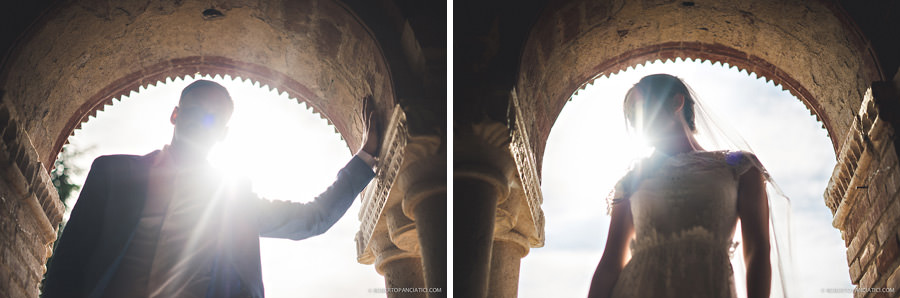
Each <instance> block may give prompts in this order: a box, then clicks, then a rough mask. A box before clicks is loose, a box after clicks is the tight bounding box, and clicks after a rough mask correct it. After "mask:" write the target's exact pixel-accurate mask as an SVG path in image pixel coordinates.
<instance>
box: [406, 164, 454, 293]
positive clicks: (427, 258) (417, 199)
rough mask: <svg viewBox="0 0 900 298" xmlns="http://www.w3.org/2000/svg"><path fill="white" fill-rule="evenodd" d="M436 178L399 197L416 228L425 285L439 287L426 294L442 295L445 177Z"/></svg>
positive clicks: (443, 282)
mask: <svg viewBox="0 0 900 298" xmlns="http://www.w3.org/2000/svg"><path fill="white" fill-rule="evenodd" d="M445 160H446V159H445ZM445 163H446V162H445ZM444 169H446V168H444ZM444 173H446V171H444ZM442 176H444V177H446V175H442ZM436 180H439V179H435V180H433V181H430V182H424V183H421V184H418V185H417V186H413V187H412V188H411V189H410V190H409V191H408V192H407V196H406V198H405V199H404V200H403V207H404V211H405V212H408V213H411V215H412V217H413V218H415V223H416V228H417V229H418V230H419V231H420V232H419V245H420V246H421V253H422V259H423V262H424V265H425V285H426V286H427V287H428V288H432V289H440V290H439V291H435V292H429V293H428V297H446V296H447V294H446V291H447V187H446V178H444V179H443V181H436Z"/></svg>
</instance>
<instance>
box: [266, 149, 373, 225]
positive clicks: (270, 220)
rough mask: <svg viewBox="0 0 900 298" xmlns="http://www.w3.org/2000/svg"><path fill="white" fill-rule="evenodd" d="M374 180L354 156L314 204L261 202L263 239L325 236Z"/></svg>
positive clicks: (369, 168) (369, 171)
mask: <svg viewBox="0 0 900 298" xmlns="http://www.w3.org/2000/svg"><path fill="white" fill-rule="evenodd" d="M374 176H375V173H374V172H373V171H372V168H371V167H370V166H369V165H368V164H367V163H366V162H364V161H363V159H362V158H360V157H359V156H354V157H353V159H351V160H350V162H348V163H347V165H346V166H344V168H342V169H341V170H340V171H339V172H338V175H337V179H336V180H335V181H334V183H332V184H331V186H329V187H328V189H327V190H325V192H323V193H322V194H320V195H319V196H317V197H316V198H315V200H313V201H312V202H309V203H295V202H287V201H268V200H259V201H258V202H259V203H258V204H259V205H258V208H259V209H258V211H259V213H258V216H259V235H260V236H263V237H275V238H287V239H293V240H300V239H305V238H309V237H312V236H315V235H319V234H322V233H325V231H327V230H328V229H329V228H331V226H332V225H334V223H336V222H337V221H338V220H339V219H341V217H342V216H343V215H344V213H346V212H347V209H349V208H350V205H352V204H353V200H354V198H356V196H357V195H359V193H360V192H361V191H362V190H363V189H364V188H365V187H366V185H368V184H369V181H371V180H372V177H374Z"/></svg>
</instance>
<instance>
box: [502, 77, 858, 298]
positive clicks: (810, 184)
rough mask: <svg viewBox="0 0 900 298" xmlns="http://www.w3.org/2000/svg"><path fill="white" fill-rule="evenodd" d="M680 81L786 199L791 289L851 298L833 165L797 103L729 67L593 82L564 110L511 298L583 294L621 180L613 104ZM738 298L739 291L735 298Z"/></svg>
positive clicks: (825, 142) (620, 122)
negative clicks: (536, 243) (647, 87)
mask: <svg viewBox="0 0 900 298" xmlns="http://www.w3.org/2000/svg"><path fill="white" fill-rule="evenodd" d="M654 73H669V74H673V75H676V76H678V77H680V78H682V79H684V80H685V81H686V82H687V83H688V85H690V86H691V87H692V88H693V89H694V92H696V93H697V95H698V96H699V97H700V98H701V99H702V100H703V102H704V103H705V104H706V106H707V108H709V109H711V110H713V113H715V114H716V115H717V116H718V118H719V119H722V120H726V121H729V122H730V125H731V126H732V127H734V128H735V129H736V130H738V131H739V132H740V133H741V134H742V135H743V136H744V138H745V139H746V140H747V142H748V143H749V144H750V145H751V146H752V147H753V149H754V151H755V153H756V154H757V156H758V157H759V159H760V161H761V162H762V163H763V165H764V166H765V167H766V168H767V169H768V170H769V172H770V174H771V175H772V176H773V177H774V178H775V180H776V181H777V182H778V184H779V186H780V187H781V188H782V190H783V191H784V192H785V194H786V195H787V196H788V197H789V198H791V200H792V210H793V213H792V215H791V216H792V217H791V218H792V220H793V223H792V226H791V227H792V232H791V236H792V237H793V238H792V240H793V241H792V242H793V247H794V262H795V266H794V268H795V272H796V273H797V274H796V275H797V276H798V277H799V278H800V281H799V284H798V287H797V288H798V289H799V290H800V291H799V292H801V293H802V294H803V296H804V297H850V296H852V295H851V294H850V293H844V294H830V293H823V289H852V288H853V285H852V284H851V283H850V277H849V274H848V268H847V261H846V248H845V247H844V243H843V240H841V236H840V232H839V231H838V230H837V229H835V228H834V227H832V226H831V221H832V216H831V212H830V211H829V210H828V208H827V207H826V206H825V203H824V199H823V196H822V194H823V193H824V191H825V186H826V185H827V183H828V180H829V179H830V177H831V173H832V170H833V169H834V166H835V157H834V151H833V149H832V148H833V147H832V144H831V142H830V140H829V139H828V137H827V135H826V132H825V130H824V129H823V128H821V123H819V122H817V121H816V120H815V117H814V116H811V115H810V114H809V111H808V110H807V108H806V107H805V106H804V105H803V103H802V102H800V101H799V100H798V99H797V98H795V97H794V96H792V95H791V94H790V93H788V92H787V91H782V90H781V87H780V86H779V87H775V86H774V85H773V84H772V83H766V82H765V80H764V79H757V78H756V76H755V75H754V76H748V74H747V73H746V72H739V71H738V70H737V68H730V69H729V68H724V67H721V66H719V65H718V64H717V65H715V66H713V65H711V64H710V63H709V62H705V63H700V62H695V61H686V62H675V63H671V62H670V63H665V64H664V63H661V62H659V61H657V62H655V63H652V64H648V65H647V66H638V67H636V68H634V69H632V68H629V69H628V70H627V71H624V72H621V73H619V74H616V75H612V76H610V78H600V79H598V80H596V81H595V83H594V84H593V85H591V86H588V87H587V88H586V89H585V90H582V91H581V92H579V95H576V96H574V97H573V99H572V101H571V102H569V103H567V104H566V106H565V108H564V109H563V111H562V113H561V114H560V116H559V118H558V119H557V121H556V124H554V126H553V129H552V131H551V134H550V137H549V139H548V141H547V148H546V152H545V154H544V162H543V181H542V189H543V195H544V203H543V205H542V208H543V210H544V213H545V216H546V243H545V246H544V247H543V248H537V249H532V250H531V252H530V253H529V255H527V256H526V257H525V258H523V260H522V265H521V273H520V278H519V297H525V298H530V297H585V296H587V292H588V288H589V286H590V281H591V277H592V275H593V273H594V270H595V268H596V266H597V263H598V262H599V260H600V256H601V255H602V253H603V247H604V245H605V243H606V237H607V235H606V234H607V231H608V229H609V217H608V216H607V215H606V201H605V197H606V195H607V193H609V190H610V189H611V188H612V186H613V185H614V184H615V182H616V181H617V180H618V179H619V178H620V177H621V175H622V174H624V172H625V169H626V167H627V162H628V160H627V159H624V158H622V156H624V155H625V154H624V153H623V152H622V150H623V148H625V147H624V146H622V140H623V139H624V136H625V134H624V133H625V124H624V123H625V121H624V118H623V115H622V100H623V99H624V98H625V92H626V91H627V89H628V88H630V87H631V86H632V85H634V83H637V81H638V80H640V78H641V77H643V76H645V75H649V74H654ZM744 295H745V293H744Z"/></svg>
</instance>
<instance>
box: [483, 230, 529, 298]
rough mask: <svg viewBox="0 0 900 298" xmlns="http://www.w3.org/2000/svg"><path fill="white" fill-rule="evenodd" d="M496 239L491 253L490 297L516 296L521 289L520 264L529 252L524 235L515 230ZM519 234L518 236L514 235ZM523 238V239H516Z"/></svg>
mask: <svg viewBox="0 0 900 298" xmlns="http://www.w3.org/2000/svg"><path fill="white" fill-rule="evenodd" d="M508 234H511V235H507V236H503V237H499V238H495V239H494V247H493V250H492V253H491V279H490V288H489V290H488V297H491V298H495V297H496V298H506V297H510V298H515V297H517V296H518V291H519V265H520V263H521V261H522V258H523V257H525V255H526V254H528V246H527V245H525V243H524V242H523V241H524V237H522V236H521V235H520V234H517V233H516V232H514V231H510V232H509V233H508ZM512 235H517V236H512ZM516 238H521V240H519V239H516Z"/></svg>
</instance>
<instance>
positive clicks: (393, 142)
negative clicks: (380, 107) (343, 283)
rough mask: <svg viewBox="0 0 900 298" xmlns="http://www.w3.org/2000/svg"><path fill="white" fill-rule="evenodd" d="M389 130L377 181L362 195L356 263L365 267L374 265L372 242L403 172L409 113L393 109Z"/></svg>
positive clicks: (383, 142)
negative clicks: (373, 234)
mask: <svg viewBox="0 0 900 298" xmlns="http://www.w3.org/2000/svg"><path fill="white" fill-rule="evenodd" d="M387 127H388V128H387V132H386V133H385V134H384V140H383V141H382V143H381V144H382V145H381V152H380V153H379V154H378V160H379V162H378V165H379V166H378V169H377V172H376V173H375V179H373V180H374V181H373V183H371V184H369V186H368V187H366V189H365V190H364V191H363V195H362V207H361V208H360V214H359V220H360V222H361V223H360V226H359V232H357V234H356V255H357V261H359V262H360V263H363V264H371V263H372V262H374V261H375V260H374V255H372V252H371V250H370V249H369V242H370V240H371V238H372V233H373V232H374V231H375V227H376V225H377V224H378V221H379V220H380V218H381V215H382V213H383V210H384V207H385V204H386V203H387V201H388V197H389V196H390V195H391V187H392V186H393V185H394V181H395V180H396V179H397V176H398V174H399V172H400V167H401V165H402V164H403V159H404V154H405V151H406V145H407V142H408V140H409V128H408V126H407V123H406V113H404V112H403V109H402V108H400V105H397V106H395V107H394V112H393V113H392V115H391V120H390V122H389V123H388V126H387Z"/></svg>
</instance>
